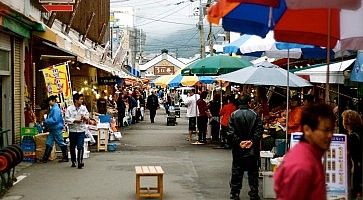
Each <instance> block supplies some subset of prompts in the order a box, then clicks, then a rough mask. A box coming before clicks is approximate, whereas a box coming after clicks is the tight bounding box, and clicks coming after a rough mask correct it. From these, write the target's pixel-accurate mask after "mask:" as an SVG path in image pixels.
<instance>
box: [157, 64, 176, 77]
mask: <svg viewBox="0 0 363 200" xmlns="http://www.w3.org/2000/svg"><path fill="white" fill-rule="evenodd" d="M171 74H174V66H155V67H154V75H156V76H160V75H171Z"/></svg>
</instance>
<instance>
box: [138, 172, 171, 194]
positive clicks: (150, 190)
mask: <svg viewBox="0 0 363 200" xmlns="http://www.w3.org/2000/svg"><path fill="white" fill-rule="evenodd" d="M135 172H136V199H137V200H139V199H141V198H142V197H149V198H160V199H161V200H162V199H163V175H164V171H163V169H162V168H161V167H160V166H135ZM141 176H156V177H157V187H141V185H140V179H141Z"/></svg>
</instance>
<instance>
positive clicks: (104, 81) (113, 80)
mask: <svg viewBox="0 0 363 200" xmlns="http://www.w3.org/2000/svg"><path fill="white" fill-rule="evenodd" d="M121 83H122V79H121V78H120V77H117V76H112V77H98V85H116V84H121Z"/></svg>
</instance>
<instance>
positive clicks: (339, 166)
mask: <svg viewBox="0 0 363 200" xmlns="http://www.w3.org/2000/svg"><path fill="white" fill-rule="evenodd" d="M301 136H302V133H292V134H291V141H290V145H291V147H293V146H294V145H295V144H297V143H298V142H299V141H300V139H301ZM325 176H326V179H325V182H326V186H327V188H326V190H327V199H328V200H336V199H348V159H347V136H346V135H344V134H334V135H333V138H332V141H331V144H330V149H329V150H328V151H327V152H326V169H325Z"/></svg>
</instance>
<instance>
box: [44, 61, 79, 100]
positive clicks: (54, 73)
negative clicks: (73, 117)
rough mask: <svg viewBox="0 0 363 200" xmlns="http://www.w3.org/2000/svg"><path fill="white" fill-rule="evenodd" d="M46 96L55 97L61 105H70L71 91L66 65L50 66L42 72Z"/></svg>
mask: <svg viewBox="0 0 363 200" xmlns="http://www.w3.org/2000/svg"><path fill="white" fill-rule="evenodd" d="M42 71H43V75H44V80H45V85H46V87H47V93H48V96H51V95H57V96H59V99H60V101H61V102H62V103H65V104H66V105H71V104H72V91H71V88H70V83H69V82H70V80H69V78H68V70H67V65H66V64H62V65H58V66H51V67H48V68H45V69H43V70H42Z"/></svg>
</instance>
